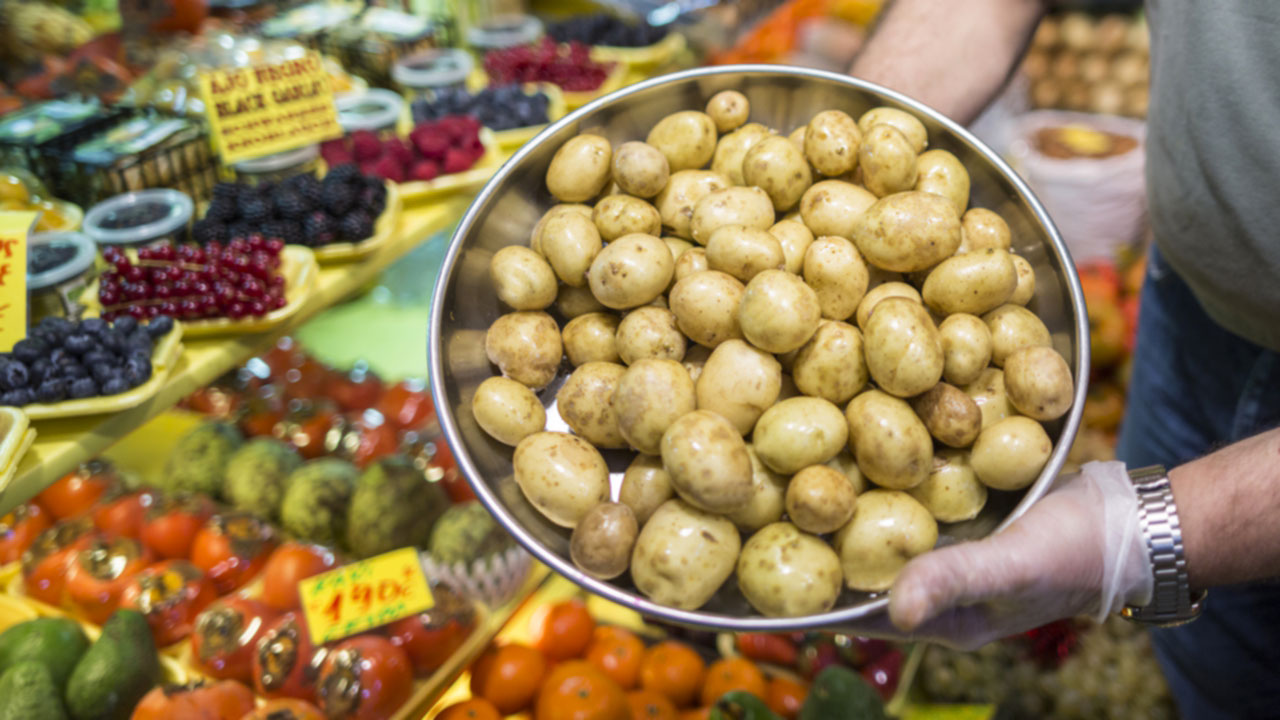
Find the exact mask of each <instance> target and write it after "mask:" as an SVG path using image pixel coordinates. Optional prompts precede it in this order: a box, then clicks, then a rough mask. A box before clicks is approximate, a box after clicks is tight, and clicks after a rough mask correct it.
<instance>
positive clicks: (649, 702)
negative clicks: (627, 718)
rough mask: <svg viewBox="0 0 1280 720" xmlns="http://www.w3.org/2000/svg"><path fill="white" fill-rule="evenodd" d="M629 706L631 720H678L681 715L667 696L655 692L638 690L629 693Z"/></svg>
mask: <svg viewBox="0 0 1280 720" xmlns="http://www.w3.org/2000/svg"><path fill="white" fill-rule="evenodd" d="M627 705H629V706H630V707H631V720H677V718H678V717H679V713H678V712H677V711H676V706H675V705H673V704H671V701H670V700H668V699H667V696H666V695H663V694H662V693H660V692H654V691H653V690H636V691H634V692H629V693H627Z"/></svg>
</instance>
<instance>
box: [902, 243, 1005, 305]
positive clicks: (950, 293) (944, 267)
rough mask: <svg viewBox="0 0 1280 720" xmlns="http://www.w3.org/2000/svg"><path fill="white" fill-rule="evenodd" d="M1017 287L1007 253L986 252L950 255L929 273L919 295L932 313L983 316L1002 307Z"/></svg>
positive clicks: (995, 250) (992, 250) (990, 250)
mask: <svg viewBox="0 0 1280 720" xmlns="http://www.w3.org/2000/svg"><path fill="white" fill-rule="evenodd" d="M1017 286H1018V271H1017V270H1016V269H1014V267H1013V258H1012V256H1010V255H1009V253H1008V251H1006V250H997V249H995V248H987V249H985V250H975V251H973V252H970V253H965V254H963V255H953V256H951V257H949V258H947V259H946V260H943V261H942V262H940V263H938V265H937V267H935V268H934V269H933V270H930V271H929V275H928V277H926V278H925V281H924V287H923V288H922V289H921V291H920V295H921V297H923V298H924V302H925V304H926V305H928V306H929V307H930V308H932V309H933V310H934V311H935V312H938V313H941V314H943V315H950V314H952V313H969V314H972V315H981V314H982V313H984V312H986V311H988V310H991V309H992V308H995V307H996V306H997V305H1001V304H1003V303H1004V302H1005V301H1007V300H1008V299H1009V296H1010V295H1012V294H1013V290H1014V288H1016V287H1017Z"/></svg>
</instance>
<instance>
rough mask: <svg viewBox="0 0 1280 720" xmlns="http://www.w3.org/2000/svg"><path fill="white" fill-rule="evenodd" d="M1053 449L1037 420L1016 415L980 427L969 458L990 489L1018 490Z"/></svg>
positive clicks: (1023, 486) (1040, 466)
mask: <svg viewBox="0 0 1280 720" xmlns="http://www.w3.org/2000/svg"><path fill="white" fill-rule="evenodd" d="M1052 452H1053V441H1052V440H1050V439H1049V434H1048V433H1046V432H1045V431H1044V428H1043V427H1041V425H1040V423H1038V422H1036V421H1035V420H1032V419H1031V418H1029V417H1022V416H1020V415H1018V416H1014V417H1010V418H1005V419H1004V420H1001V421H1000V422H998V423H995V424H994V425H992V426H991V427H988V428H986V429H984V430H983V431H982V432H981V433H980V434H979V435H978V439H977V441H976V442H974V443H973V451H972V453H971V454H970V456H969V461H970V463H972V465H973V471H974V472H975V473H977V475H978V479H979V480H981V481H982V483H983V484H984V485H986V486H987V487H989V488H992V489H993V490H1021V489H1023V488H1025V487H1027V486H1028V485H1030V484H1031V483H1033V482H1035V480H1036V478H1037V477H1039V476H1040V471H1041V470H1042V469H1044V465H1045V463H1047V462H1048V461H1049V455H1050V454H1051V453H1052Z"/></svg>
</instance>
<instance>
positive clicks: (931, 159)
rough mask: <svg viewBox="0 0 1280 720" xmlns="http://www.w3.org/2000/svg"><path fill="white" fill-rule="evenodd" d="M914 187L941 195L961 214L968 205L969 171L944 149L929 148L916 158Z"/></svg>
mask: <svg viewBox="0 0 1280 720" xmlns="http://www.w3.org/2000/svg"><path fill="white" fill-rule="evenodd" d="M915 189H916V190H919V191H920V192H930V193H933V194H935V195H941V196H942V197H944V198H946V199H948V200H950V201H951V204H952V205H953V206H955V209H956V213H957V214H963V213H964V211H965V208H966V207H968V206H969V171H968V170H965V169H964V164H962V163H961V162H960V160H959V159H958V158H956V156H955V155H952V154H951V153H949V152H947V151H946V150H930V151H928V152H925V153H921V154H920V157H918V158H916V186H915Z"/></svg>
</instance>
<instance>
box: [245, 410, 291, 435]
mask: <svg viewBox="0 0 1280 720" xmlns="http://www.w3.org/2000/svg"><path fill="white" fill-rule="evenodd" d="M283 419H284V413H282V412H278V411H272V410H262V411H260V412H251V413H249V414H247V415H245V416H244V417H243V418H241V419H240V423H239V425H240V432H242V433H244V435H245V437H250V438H254V437H270V436H272V435H275V433H276V425H277V424H278V423H279V422H280V421H281V420H283Z"/></svg>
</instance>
